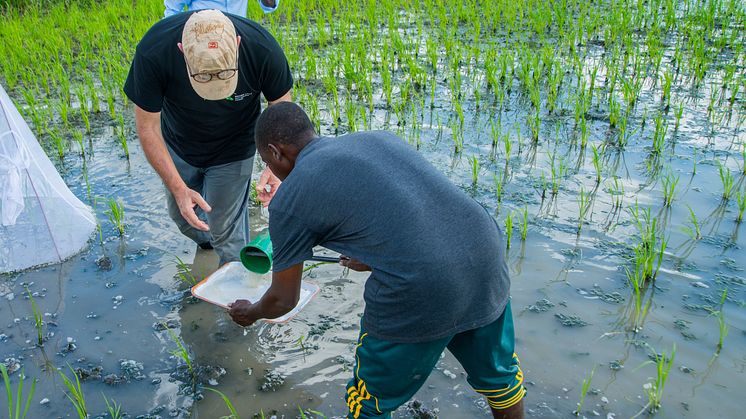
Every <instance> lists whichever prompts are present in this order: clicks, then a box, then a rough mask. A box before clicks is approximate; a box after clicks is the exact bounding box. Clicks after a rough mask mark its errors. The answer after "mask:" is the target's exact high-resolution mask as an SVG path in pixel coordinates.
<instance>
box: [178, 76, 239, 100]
mask: <svg viewBox="0 0 746 419" xmlns="http://www.w3.org/2000/svg"><path fill="white" fill-rule="evenodd" d="M189 83H191V84H192V88H193V89H194V91H195V92H196V93H197V94H198V95H199V96H200V97H202V98H203V99H207V100H223V99H225V98H227V97H229V96H231V95H232V94H233V93H234V92H235V91H236V86H238V73H236V74H235V75H234V76H233V77H231V78H229V79H228V80H220V79H218V78H213V79H212V80H210V81H208V82H207V83H199V82H197V81H195V80H194V79H193V78H192V77H189Z"/></svg>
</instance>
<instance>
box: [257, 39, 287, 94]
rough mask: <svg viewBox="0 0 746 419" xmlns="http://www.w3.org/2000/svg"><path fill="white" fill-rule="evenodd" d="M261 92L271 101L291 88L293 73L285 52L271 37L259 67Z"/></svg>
mask: <svg viewBox="0 0 746 419" xmlns="http://www.w3.org/2000/svg"><path fill="white" fill-rule="evenodd" d="M261 84H262V87H261V89H262V94H264V98H265V99H267V101H269V102H272V101H275V100H277V99H279V98H281V97H282V96H283V95H284V94H285V93H287V92H288V91H289V90H290V89H292V88H293V75H292V73H291V72H290V65H289V64H288V60H287V58H286V57H285V53H284V52H283V51H282V48H281V47H280V45H279V44H278V43H277V41H276V40H275V39H274V38H272V39H271V42H270V44H269V49H268V51H267V56H266V59H265V61H264V64H263V65H262V69H261Z"/></svg>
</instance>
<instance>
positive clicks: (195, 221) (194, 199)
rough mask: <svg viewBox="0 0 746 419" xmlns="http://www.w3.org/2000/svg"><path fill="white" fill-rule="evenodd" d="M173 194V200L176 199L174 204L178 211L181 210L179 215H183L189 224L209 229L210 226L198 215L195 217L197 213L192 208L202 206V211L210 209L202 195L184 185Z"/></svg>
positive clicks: (205, 229)
mask: <svg viewBox="0 0 746 419" xmlns="http://www.w3.org/2000/svg"><path fill="white" fill-rule="evenodd" d="M173 195H174V200H175V201H176V205H178V206H179V212H181V216H182V217H184V219H185V220H186V221H187V222H188V223H189V225H191V226H192V227H194V228H196V229H198V230H202V231H210V227H209V226H208V225H207V223H205V222H204V221H202V220H200V219H199V217H197V213H196V212H195V211H194V208H195V207H197V206H199V207H200V208H202V211H204V212H210V211H212V208H211V207H210V205H209V204H208V203H207V201H205V200H204V198H202V195H200V194H199V193H198V192H197V191H195V190H192V189H189V188H187V187H186V186H185V187H184V188H183V189H181V190H179V191H177V192H176V193H174V194H173Z"/></svg>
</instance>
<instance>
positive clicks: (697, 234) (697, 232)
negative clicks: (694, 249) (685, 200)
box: [682, 205, 702, 240]
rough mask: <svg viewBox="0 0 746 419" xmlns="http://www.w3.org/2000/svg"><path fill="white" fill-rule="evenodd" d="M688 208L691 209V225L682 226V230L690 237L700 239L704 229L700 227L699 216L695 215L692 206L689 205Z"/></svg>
mask: <svg viewBox="0 0 746 419" xmlns="http://www.w3.org/2000/svg"><path fill="white" fill-rule="evenodd" d="M687 208H688V209H689V224H691V227H689V226H684V227H682V230H683V231H684V233H686V234H687V235H688V236H689V237H691V238H692V240H699V239H701V238H702V230H701V228H700V225H699V221H698V220H697V216H696V215H694V210H692V207H690V206H689V205H687Z"/></svg>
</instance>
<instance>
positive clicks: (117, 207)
mask: <svg viewBox="0 0 746 419" xmlns="http://www.w3.org/2000/svg"><path fill="white" fill-rule="evenodd" d="M107 206H108V207H109V210H108V211H106V214H108V215H109V221H111V222H112V224H114V226H115V227H116V228H117V231H118V232H119V235H120V236H124V206H123V205H122V203H120V202H118V201H117V200H115V199H114V198H109V200H108V201H107Z"/></svg>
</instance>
